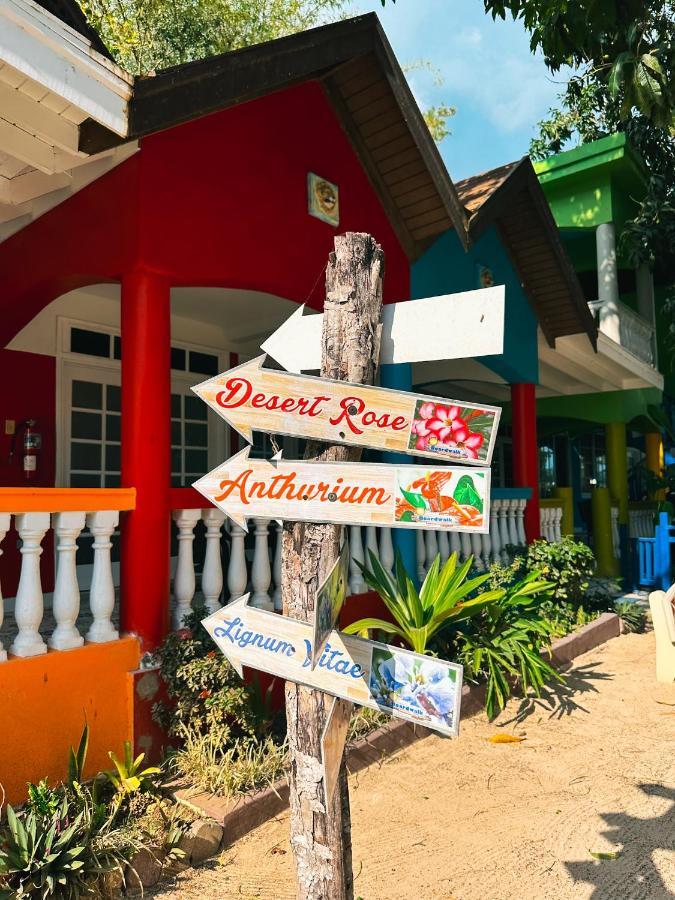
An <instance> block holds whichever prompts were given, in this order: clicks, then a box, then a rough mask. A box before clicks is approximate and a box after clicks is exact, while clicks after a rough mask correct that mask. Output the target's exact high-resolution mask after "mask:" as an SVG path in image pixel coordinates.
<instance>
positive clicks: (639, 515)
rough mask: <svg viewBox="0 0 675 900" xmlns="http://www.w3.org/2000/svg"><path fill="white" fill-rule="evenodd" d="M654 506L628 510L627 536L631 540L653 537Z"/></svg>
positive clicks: (654, 525) (654, 524)
mask: <svg viewBox="0 0 675 900" xmlns="http://www.w3.org/2000/svg"><path fill="white" fill-rule="evenodd" d="M655 515H656V505H654V507H653V508H649V507H645V508H642V507H639V508H637V509H629V510H628V536H629V537H631V538H641V537H654V529H655V527H656V523H655V521H654V517H655Z"/></svg>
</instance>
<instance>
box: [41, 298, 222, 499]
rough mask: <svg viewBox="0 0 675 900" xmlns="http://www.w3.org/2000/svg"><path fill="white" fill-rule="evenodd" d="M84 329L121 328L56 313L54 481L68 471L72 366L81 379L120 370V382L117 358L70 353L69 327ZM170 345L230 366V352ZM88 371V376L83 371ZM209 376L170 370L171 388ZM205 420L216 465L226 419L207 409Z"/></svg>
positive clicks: (211, 461)
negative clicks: (68, 388)
mask: <svg viewBox="0 0 675 900" xmlns="http://www.w3.org/2000/svg"><path fill="white" fill-rule="evenodd" d="M71 328H83V329H86V330H87V331H98V332H101V333H105V334H109V335H111V336H112V337H120V329H119V328H115V327H113V326H110V325H102V324H99V323H97V322H87V321H84V320H82V319H73V318H71V317H66V316H58V317H57V320H56V329H57V338H56V409H57V416H56V478H57V484H62V485H65V484H66V479H67V478H68V475H69V473H70V419H71V412H72V406H71V397H70V393H69V392H67V391H66V390H65V386H66V384H67V383H68V374H69V370H71V369H78V370H81V371H82V378H83V379H84V380H94V381H95V380H96V374H95V373H96V372H97V371H98V373H99V377H100V375H101V373H102V372H104V371H107V372H108V373H110V372H117V373H119V384H120V385H121V383H122V381H121V379H122V366H121V361H120V360H119V359H106V358H105V357H102V356H87V355H86V354H84V353H71V351H70V329H71ZM171 346H172V347H179V348H180V349H181V350H186V351H188V352H189V351H190V350H194V351H196V352H198V353H208V354H210V355H212V356H216V357H217V358H218V371H219V372H224V371H226V370H227V369H228V368H229V367H230V352H229V351H228V350H225V349H223V348H217V347H207V346H205V345H203V344H194V343H191V342H188V341H180V340H172V341H171ZM87 372H89V379H87V375H86V373H87ZM206 378H208V376H207V375H199V374H197V373H194V372H181V371H180V370H177V369H172V370H171V389H172V391H173V389H174V385H175V386H176V387H178V386H179V387H180V389H181V390H183V391H184V389H185V388H186V387H192V386H193V385H195V384H199V382H200V381H204V380H205V379H206ZM207 423H208V426H209V447H208V463H209V468H210V469H212V468H215V467H216V466H217V465H218V464H219V463H221V462H223V461H224V460H225V459H227V457H228V456H229V440H228V434H227V428H226V425H225V422H224V421H223V420H222V419H221V418H220V416H218V415H217V414H216V413H214V412H212V411H211V410H210V409H209V412H208V417H207Z"/></svg>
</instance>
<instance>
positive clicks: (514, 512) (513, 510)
mask: <svg viewBox="0 0 675 900" xmlns="http://www.w3.org/2000/svg"><path fill="white" fill-rule="evenodd" d="M518 506H519V501H518V500H511V501H510V503H509V518H508V523H509V543H510V544H515V545H516V546H519V545H520V537H519V535H518V521H517V516H518Z"/></svg>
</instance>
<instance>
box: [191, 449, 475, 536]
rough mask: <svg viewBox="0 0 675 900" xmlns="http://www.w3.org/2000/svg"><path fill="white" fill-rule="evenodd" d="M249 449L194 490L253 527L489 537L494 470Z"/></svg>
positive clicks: (243, 524)
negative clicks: (370, 528) (284, 455)
mask: <svg viewBox="0 0 675 900" xmlns="http://www.w3.org/2000/svg"><path fill="white" fill-rule="evenodd" d="M249 450H250V448H249V447H246V449H245V450H242V451H241V452H240V453H237V454H236V456H233V457H232V458H231V459H229V460H227V461H226V462H224V463H223V464H222V465H220V466H218V468H217V469H214V470H213V471H212V472H210V473H209V474H208V475H205V476H204V477H203V478H201V479H200V480H199V481H196V482H195V483H194V487H195V488H196V489H197V490H198V491H200V492H201V493H202V494H203V495H204V496H205V497H206V498H207V499H208V500H209V501H210V502H211V503H213V504H215V505H216V506H218V507H219V508H220V509H222V510H223V512H224V513H225V514H226V515H227V516H229V517H230V518H231V519H232V520H233V521H234V522H236V523H237V524H238V525H240V526H241V527H242V528H246V520H247V518H254V517H260V518H267V519H270V518H273V519H281V520H284V521H289V522H330V523H333V524H335V525H383V526H394V527H396V528H432V529H443V530H447V531H467V532H475V533H479V534H485V533H487V532H488V530H489V523H490V510H489V503H490V500H489V498H490V470H489V469H467V468H462V467H457V468H454V467H451V466H430V465H429V466H426V465H425V466H398V465H385V464H380V463H342V462H323V461H313V460H281V459H275V460H264V459H249Z"/></svg>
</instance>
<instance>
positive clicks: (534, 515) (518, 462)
mask: <svg viewBox="0 0 675 900" xmlns="http://www.w3.org/2000/svg"><path fill="white" fill-rule="evenodd" d="M511 406H512V410H511V423H512V431H513V484H514V486H515V487H530V488H532V499H531V500H530V501H529V502H528V504H527V506H526V507H525V535H526V537H527V540H528V543H530V542H531V541H534V540H536V539H537V538H538V537H541V532H540V525H539V448H538V447H537V403H536V400H535V396H534V385H533V384H512V385H511Z"/></svg>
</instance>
